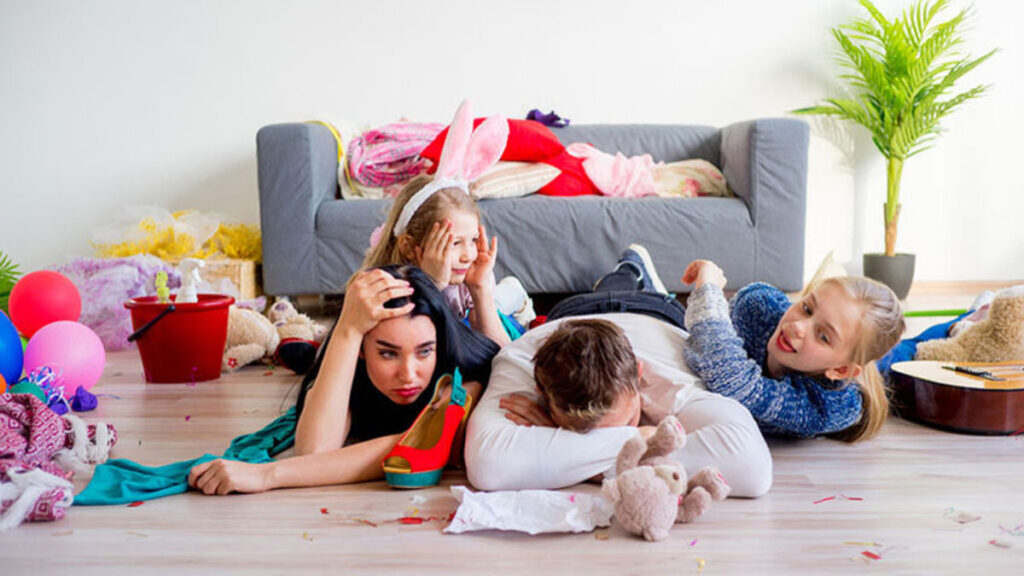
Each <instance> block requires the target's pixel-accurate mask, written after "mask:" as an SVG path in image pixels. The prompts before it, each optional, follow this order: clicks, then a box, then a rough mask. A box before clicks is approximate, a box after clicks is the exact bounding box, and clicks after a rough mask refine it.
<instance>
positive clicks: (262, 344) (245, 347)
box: [221, 306, 281, 372]
mask: <svg viewBox="0 0 1024 576" xmlns="http://www.w3.org/2000/svg"><path fill="white" fill-rule="evenodd" d="M280 343H281V336H280V335H278V333H277V328H276V327H275V326H274V324H273V322H271V321H270V320H269V319H268V318H267V317H266V316H264V315H263V314H260V313H259V312H257V311H256V310H250V309H248V308H239V307H238V306H231V307H229V308H228V338H227V342H226V343H225V344H224V356H223V359H222V360H221V371H223V372H234V371H235V370H238V369H239V368H241V367H242V366H245V365H247V364H251V363H253V362H255V361H257V360H259V359H261V358H263V357H264V356H266V355H268V354H270V353H272V352H274V351H275V350H277V345H278V344H280Z"/></svg>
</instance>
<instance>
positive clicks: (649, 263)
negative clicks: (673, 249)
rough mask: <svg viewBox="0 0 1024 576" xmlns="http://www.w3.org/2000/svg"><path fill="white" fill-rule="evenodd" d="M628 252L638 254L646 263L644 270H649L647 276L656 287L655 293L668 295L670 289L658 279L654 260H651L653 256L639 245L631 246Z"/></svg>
mask: <svg viewBox="0 0 1024 576" xmlns="http://www.w3.org/2000/svg"><path fill="white" fill-rule="evenodd" d="M627 250H632V251H633V252H636V253H637V254H639V255H640V259H641V260H643V261H644V268H645V269H646V270H647V275H648V276H650V278H651V284H653V285H654V291H655V292H659V293H661V294H668V289H667V288H665V284H663V283H662V281H661V278H659V277H658V270H657V269H656V268H655V267H654V260H651V255H650V253H648V252H647V249H646V248H644V247H643V246H641V245H639V244H630V245H629V248H627Z"/></svg>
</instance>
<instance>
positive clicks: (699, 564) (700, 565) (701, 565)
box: [694, 558, 708, 574]
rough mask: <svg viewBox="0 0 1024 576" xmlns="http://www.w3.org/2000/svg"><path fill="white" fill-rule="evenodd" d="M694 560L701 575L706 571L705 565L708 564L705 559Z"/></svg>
mask: <svg viewBox="0 0 1024 576" xmlns="http://www.w3.org/2000/svg"><path fill="white" fill-rule="evenodd" d="M694 560H695V561H696V562H697V574H700V573H701V572H703V571H704V565H706V564H707V563H708V562H707V560H705V559H703V558H695V559H694Z"/></svg>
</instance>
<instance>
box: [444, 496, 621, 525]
mask: <svg viewBox="0 0 1024 576" xmlns="http://www.w3.org/2000/svg"><path fill="white" fill-rule="evenodd" d="M451 490H452V496H454V497H455V499H456V500H458V501H459V509H458V510H456V511H455V517H454V518H452V521H451V522H450V523H449V524H448V527H447V528H445V529H444V531H445V532H446V533H448V534H461V533H463V532H472V531H475V530H514V531H516V532H526V533H527V534H542V533H545V532H590V531H591V530H593V529H595V528H601V527H605V526H608V525H609V524H610V523H611V518H612V513H613V512H614V509H613V507H612V504H611V503H610V502H608V501H607V500H605V499H604V498H602V497H601V496H600V495H591V494H582V493H579V492H555V491H552V490H519V491H503V492H471V491H470V490H469V489H468V488H466V487H465V486H452V487H451Z"/></svg>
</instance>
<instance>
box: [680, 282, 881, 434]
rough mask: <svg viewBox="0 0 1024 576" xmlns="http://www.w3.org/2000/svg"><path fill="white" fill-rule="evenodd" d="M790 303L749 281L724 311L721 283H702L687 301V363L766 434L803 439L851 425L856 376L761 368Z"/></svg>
mask: <svg viewBox="0 0 1024 576" xmlns="http://www.w3.org/2000/svg"><path fill="white" fill-rule="evenodd" d="M789 306H790V302H789V299H788V298H787V297H786V294H785V293H783V292H782V291H781V290H779V289H778V288H775V287H773V286H769V285H768V284H763V283H756V284H751V285H749V286H746V287H744V288H743V289H741V290H740V291H739V292H737V293H736V296H735V297H734V298H733V301H732V315H731V318H730V314H729V303H728V302H726V299H725V295H724V294H723V293H722V289H721V288H719V287H718V286H714V285H710V284H705V285H704V286H701V287H700V288H699V289H697V290H696V291H695V292H694V293H693V294H692V295H691V296H690V299H689V302H688V303H687V308H686V328H687V330H688V331H689V332H690V339H689V340H688V342H687V345H686V347H685V349H684V355H685V358H686V363H687V364H688V365H689V366H690V368H691V369H692V370H693V371H694V372H696V373H697V375H698V376H700V377H701V379H703V380H704V384H705V385H706V386H707V388H708V390H710V391H712V392H717V393H718V394H721V395H723V396H727V397H729V398H732V399H734V400H736V401H738V402H739V403H741V404H743V405H744V406H746V407H747V409H748V410H750V413H751V414H752V415H753V416H754V419H755V420H757V422H758V424H759V425H760V426H761V429H762V431H764V432H765V433H770V434H780V435H786V436H798V437H805V438H806V437H811V436H815V435H818V434H826V433H829V432H838V431H839V430H844V429H846V428H849V427H850V426H852V425H854V424H856V423H857V421H858V420H859V419H860V413H861V395H860V391H859V388H858V386H856V385H855V383H851V382H846V381H844V382H836V383H833V382H831V381H829V380H828V379H826V378H824V377H819V378H815V377H811V376H807V375H804V374H800V373H789V374H785V375H783V376H782V377H781V378H772V377H770V376H768V375H767V374H766V368H765V360H766V359H767V355H768V340H769V339H771V336H772V333H773V332H774V331H775V327H776V326H778V324H779V320H781V319H782V315H783V314H785V312H786V310H787V309H788V308H789Z"/></svg>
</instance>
